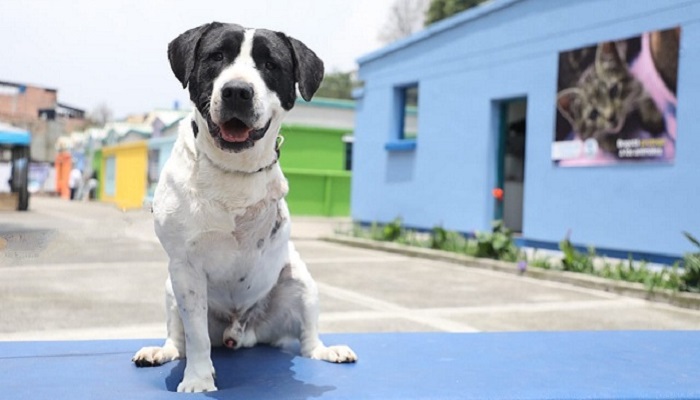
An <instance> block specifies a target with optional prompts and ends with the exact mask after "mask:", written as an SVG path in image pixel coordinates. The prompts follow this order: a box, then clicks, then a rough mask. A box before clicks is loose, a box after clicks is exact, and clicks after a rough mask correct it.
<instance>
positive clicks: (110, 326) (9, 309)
mask: <svg viewBox="0 0 700 400" xmlns="http://www.w3.org/2000/svg"><path fill="white" fill-rule="evenodd" d="M342 223H347V220H335V219H333V220H329V219H323V218H302V217H299V218H293V228H292V235H293V237H294V239H295V242H296V245H297V248H298V249H299V251H300V252H301V254H302V256H303V257H304V259H305V260H306V262H307V264H308V265H309V269H310V270H311V272H312V274H313V275H314V277H315V278H316V280H317V282H318V285H319V291H320V296H321V309H322V310H321V320H320V325H321V330H322V331H323V332H415V331H446V332H477V331H531V330H618V329H669V330H679V329H700V312H698V311H691V310H686V309H680V308H675V307H672V306H667V305H661V304H655V303H650V302H647V301H644V300H639V299H632V298H627V297H622V296H617V295H612V294H609V293H606V292H601V291H595V290H589V289H582V288H578V287H575V286H570V285H565V284H560V283H553V282H545V281H539V280H535V279H530V278H526V277H520V276H515V275H509V274H505V273H500V272H492V271H485V270H481V269H477V268H466V267H462V266H457V265H452V264H449V263H445V262H437V261H430V260H424V259H417V258H410V257H405V256H399V255H392V254H387V253H383V252H378V251H372V250H364V249H356V248H350V247H345V246H342V245H337V244H332V243H327V242H323V241H320V240H318V238H319V236H322V235H326V234H329V233H332V232H333V229H334V227H335V226H336V225H338V224H342ZM166 263H167V258H166V256H165V254H164V252H163V250H162V249H161V248H160V245H159V244H158V242H157V239H156V238H155V235H154V234H153V228H152V221H151V217H150V214H149V213H148V212H147V211H145V210H136V211H128V212H123V211H120V210H118V209H116V208H114V207H112V206H109V205H106V204H100V203H79V202H68V201H64V200H60V199H56V198H40V197H35V198H32V203H31V211H29V212H27V213H0V304H2V309H3V311H2V313H0V340H63V339H108V338H143V337H163V336H164V335H165V327H164V320H165V312H164V310H163V283H164V281H165V277H166V274H167V272H166Z"/></svg>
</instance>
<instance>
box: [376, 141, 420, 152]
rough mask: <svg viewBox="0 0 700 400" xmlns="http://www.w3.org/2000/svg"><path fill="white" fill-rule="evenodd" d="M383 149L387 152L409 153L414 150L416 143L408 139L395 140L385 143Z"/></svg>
mask: <svg viewBox="0 0 700 400" xmlns="http://www.w3.org/2000/svg"><path fill="white" fill-rule="evenodd" d="M384 148H385V149H387V150H389V151H411V150H415V149H416V141H415V140H410V139H404V140H395V141H391V142H388V143H386V144H385V145H384Z"/></svg>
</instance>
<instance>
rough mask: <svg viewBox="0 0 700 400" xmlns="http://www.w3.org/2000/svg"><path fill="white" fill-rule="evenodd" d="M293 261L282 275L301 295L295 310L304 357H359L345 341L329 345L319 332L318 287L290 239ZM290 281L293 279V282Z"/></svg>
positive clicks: (347, 359) (338, 360) (342, 359)
mask: <svg viewBox="0 0 700 400" xmlns="http://www.w3.org/2000/svg"><path fill="white" fill-rule="evenodd" d="M289 257H290V258H289V265H288V266H286V267H285V269H284V270H283V271H282V274H281V275H280V279H283V278H284V276H285V275H286V276H287V279H289V280H290V281H291V282H293V284H292V285H290V284H289V283H287V286H288V287H289V288H290V289H291V290H290V292H291V296H294V297H297V298H296V299H295V301H294V302H293V303H294V304H295V305H297V306H298V308H297V309H295V310H293V311H292V313H294V312H296V313H299V314H298V315H295V317H296V318H297V319H298V324H299V325H298V335H299V336H298V337H299V342H300V345H301V355H302V356H304V357H308V358H312V359H316V360H323V361H328V362H335V363H347V362H355V361H357V355H355V352H353V351H352V349H350V347H348V346H345V345H339V346H326V345H324V344H323V342H322V341H321V339H320V338H319V336H318V288H317V287H316V283H315V282H314V280H313V278H312V277H311V274H309V271H308V269H307V268H306V264H305V263H304V261H303V260H302V259H301V257H300V256H299V253H297V251H296V249H295V248H294V245H293V244H292V243H291V242H290V243H289ZM291 282H290V283H291Z"/></svg>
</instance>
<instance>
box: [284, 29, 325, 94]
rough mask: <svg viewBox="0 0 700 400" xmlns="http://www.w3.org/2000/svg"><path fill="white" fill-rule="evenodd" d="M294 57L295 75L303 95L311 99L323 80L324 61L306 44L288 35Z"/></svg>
mask: <svg viewBox="0 0 700 400" xmlns="http://www.w3.org/2000/svg"><path fill="white" fill-rule="evenodd" d="M287 38H288V39H289V43H290V44H291V46H292V53H293V54H292V55H293V57H294V77H295V79H296V81H297V82H298V83H299V92H301V97H303V98H304V100H306V101H310V100H311V98H312V97H313V95H314V93H316V91H317V90H318V87H319V86H321V81H322V80H323V61H321V59H320V58H318V56H317V55H316V53H314V52H313V51H311V49H309V48H308V47H306V45H305V44H304V43H302V42H300V41H298V40H296V39H294V38H293V37H289V36H287Z"/></svg>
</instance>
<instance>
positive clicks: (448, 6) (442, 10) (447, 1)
mask: <svg viewBox="0 0 700 400" xmlns="http://www.w3.org/2000/svg"><path fill="white" fill-rule="evenodd" d="M486 1H488V0H431V1H430V6H429V7H428V11H426V13H425V25H430V24H433V23H435V22H437V21H440V20H443V19H445V18H447V17H451V16H453V15H454V14H457V13H458V12H462V11H464V10H468V9H470V8H474V7H476V6H478V5H479V4H481V3H484V2H486Z"/></svg>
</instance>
